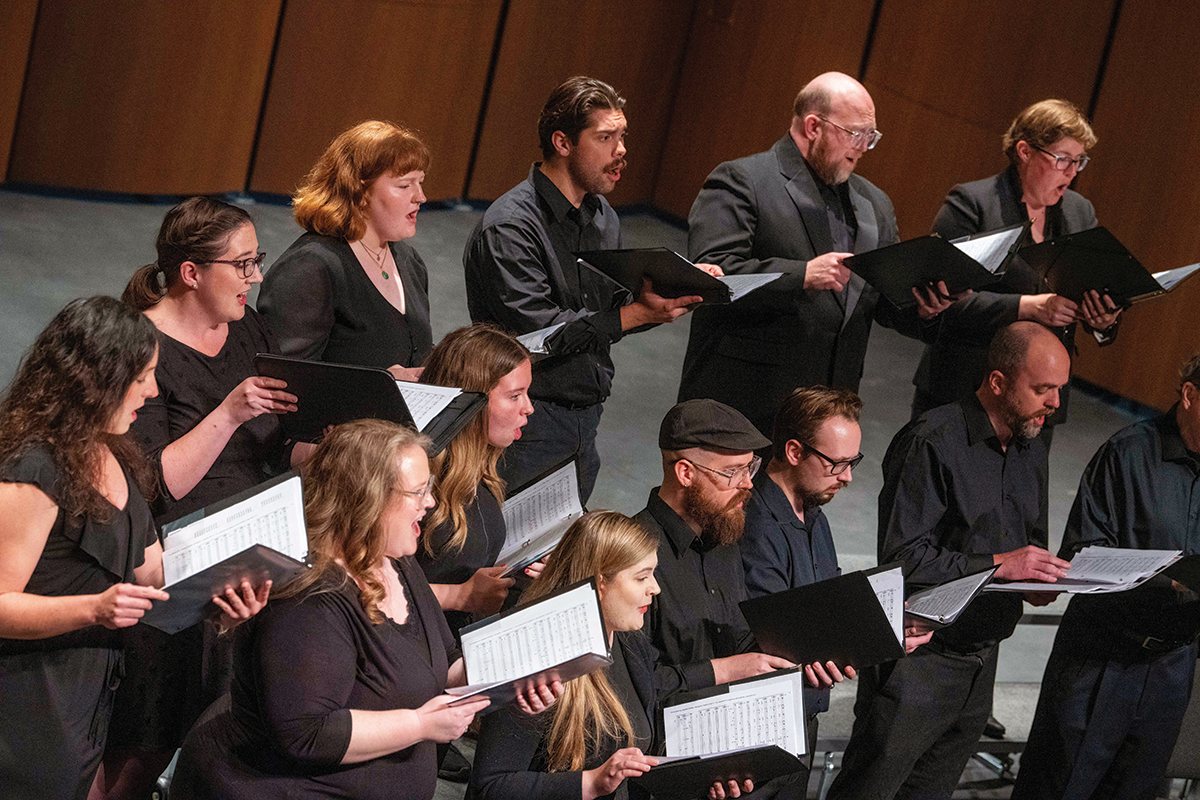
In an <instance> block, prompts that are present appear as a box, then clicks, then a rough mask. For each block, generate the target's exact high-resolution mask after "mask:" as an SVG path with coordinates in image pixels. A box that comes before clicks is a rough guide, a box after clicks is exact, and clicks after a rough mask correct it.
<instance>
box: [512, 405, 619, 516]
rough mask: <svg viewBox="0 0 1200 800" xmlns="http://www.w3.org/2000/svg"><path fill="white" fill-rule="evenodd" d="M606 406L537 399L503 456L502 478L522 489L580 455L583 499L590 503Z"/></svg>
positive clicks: (581, 494)
mask: <svg viewBox="0 0 1200 800" xmlns="http://www.w3.org/2000/svg"><path fill="white" fill-rule="evenodd" d="M603 411H604V405H603V404H601V403H597V404H596V405H594V406H586V407H584V408H578V409H570V408H566V407H565V406H559V405H555V404H554V403H547V402H546V401H544V400H534V401H533V415H532V416H530V417H529V421H528V422H527V423H526V424H525V427H524V428H522V429H521V438H520V439H517V440H516V441H515V442H513V443H512V444H511V445H509V446H508V449H507V450H505V451H504V455H503V456H502V457H501V458H500V464H499V472H500V477H501V478H503V479H504V481H505V483H507V484H508V487H509V492H510V493H511V492H512V490H513V489H519V488H521V487H522V486H525V485H526V484H528V483H530V482H531V481H533V480H535V479H536V478H539V477H541V476H542V475H543V474H544V473H545V472H546V471H548V470H550V469H552V468H554V467H556V466H558V465H559V464H561V463H563V462H564V461H566V460H567V459H570V458H576V459H577V461H576V466H577V468H578V470H579V499H580V502H582V503H583V504H584V505H587V501H588V498H589V497H590V496H591V494H592V489H593V488H594V487H595V485H596V475H597V474H599V472H600V454H599V453H598V452H596V431H597V430H598V429H599V427H600V414H601V413H602V412H603Z"/></svg>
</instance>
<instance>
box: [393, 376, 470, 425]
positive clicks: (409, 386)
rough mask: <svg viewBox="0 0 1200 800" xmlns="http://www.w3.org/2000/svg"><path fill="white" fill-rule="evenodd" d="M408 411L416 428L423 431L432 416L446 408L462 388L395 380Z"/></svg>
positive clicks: (431, 419)
mask: <svg viewBox="0 0 1200 800" xmlns="http://www.w3.org/2000/svg"><path fill="white" fill-rule="evenodd" d="M396 386H397V387H398V388H399V389H400V394H401V395H402V396H403V397H404V404H405V405H406V406H408V413H410V414H412V418H413V422H415V423H417V430H420V431H423V430H425V427H426V426H427V425H429V423H430V422H433V418H434V417H436V416H437V415H438V414H440V413H442V412H443V411H445V410H446V406H448V405H450V403H451V401H453V400H454V398H456V397H458V396H459V395H461V394H462V389H453V388H451V387H449V386H432V385H430V384H428V383H413V382H411V381H396Z"/></svg>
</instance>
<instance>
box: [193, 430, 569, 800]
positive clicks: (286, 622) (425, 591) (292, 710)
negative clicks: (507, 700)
mask: <svg viewBox="0 0 1200 800" xmlns="http://www.w3.org/2000/svg"><path fill="white" fill-rule="evenodd" d="M428 444H429V443H428V440H427V439H426V438H425V437H423V436H421V435H420V434H417V433H414V432H413V431H411V430H409V429H407V428H404V427H401V426H399V425H395V424H393V423H390V422H383V421H380V420H359V421H357V422H351V423H347V424H345V425H340V426H338V427H337V428H335V429H334V430H333V431H332V432H330V433H329V435H327V436H326V437H325V439H324V440H323V441H322V442H321V444H320V445H318V446H317V448H316V451H315V452H314V453H313V455H312V457H311V458H310V459H309V460H308V462H307V463H306V464H305V466H304V471H303V481H304V514H305V519H306V521H307V524H308V541H309V557H310V559H311V560H312V562H313V566H312V569H311V570H309V571H308V572H307V573H305V574H304V575H302V576H301V577H299V578H297V579H296V580H294V581H292V582H290V583H289V584H288V585H287V586H285V587H283V589H282V590H281V591H279V592H277V593H276V597H275V599H274V601H273V602H272V603H271V604H270V605H269V606H268V607H267V609H266V610H265V611H264V612H263V613H262V614H260V615H259V616H258V617H256V618H255V619H254V620H252V622H251V625H250V627H249V628H248V630H246V631H245V632H244V633H245V636H244V638H242V639H241V640H240V642H239V647H238V652H237V658H236V661H235V665H234V666H235V669H234V681H233V688H232V689H231V691H230V694H229V695H228V696H227V697H225V698H222V699H221V700H219V701H218V702H217V703H214V704H213V707H212V708H210V709H209V711H208V712H206V713H205V715H204V717H202V718H201V720H200V722H199V723H198V724H197V725H196V727H194V728H193V729H192V732H191V733H190V734H188V738H187V740H186V741H185V742H184V746H183V751H182V753H181V755H180V760H179V766H178V768H177V770H176V772H175V778H174V781H173V791H172V794H178V795H179V797H181V798H193V797H195V798H260V797H310V796H317V795H320V796H333V795H337V796H339V797H358V798H366V799H368V800H369V798H391V797H396V796H397V795H398V794H399V795H403V796H405V797H431V796H432V795H433V790H434V784H435V781H436V771H437V764H436V757H435V742H448V741H450V740H452V739H454V738H456V737H458V736H460V735H461V734H462V732H463V731H464V730H465V729H466V727H467V725H468V724H469V723H470V721H471V719H472V718H473V717H474V716H475V714H476V713H477V712H479V711H481V710H482V709H483V708H484V707H486V706H487V702H488V701H487V698H486V697H476V698H472V699H470V700H467V701H464V702H462V703H461V704H460V705H457V706H451V705H449V704H450V703H451V702H453V701H454V700H455V698H454V697H452V696H449V695H446V694H445V690H446V688H447V687H448V686H457V685H461V684H462V683H463V681H464V678H465V674H464V669H463V662H462V659H461V658H459V657H458V655H457V652H456V650H455V647H454V637H453V636H451V635H450V630H449V628H447V626H446V621H445V618H444V617H443V616H442V613H441V609H440V608H439V607H438V604H437V599H436V598H435V597H434V596H433V592H431V591H430V589H429V584H428V583H426V582H425V578H424V576H423V575H422V574H421V570H420V567H418V566H417V565H416V563H415V562H414V560H413V559H412V558H411V556H412V555H413V554H414V553H416V551H417V546H418V541H417V540H418V539H419V538H420V535H421V529H420V520H421V518H422V517H423V516H424V515H425V512H426V510H427V509H429V508H430V507H431V506H432V505H433V478H432V476H431V475H430V473H429V460H428V458H427V457H426V455H425V448H426V447H428ZM552 700H553V695H552V693H551V690H550V688H549V687H541V690H540V694H539V693H531V694H530V695H529V696H528V697H527V698H525V699H524V700H523V702H525V703H526V706H527V707H528V708H530V710H531V711H534V712H540V711H542V710H544V709H545V707H546V704H547V703H548V702H552Z"/></svg>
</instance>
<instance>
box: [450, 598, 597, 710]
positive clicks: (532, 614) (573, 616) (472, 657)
mask: <svg viewBox="0 0 1200 800" xmlns="http://www.w3.org/2000/svg"><path fill="white" fill-rule="evenodd" d="M462 650H463V661H464V663H465V665H466V668H467V679H468V681H469V683H470V684H471V685H472V686H475V685H477V684H481V683H490V682H493V681H513V680H516V679H517V678H522V677H524V676H526V675H530V674H533V673H536V672H541V671H542V670H547V669H550V668H551V667H554V666H557V665H559V664H562V663H563V662H565V661H570V660H571V659H572V658H576V657H578V656H581V655H585V654H587V653H595V654H597V655H602V656H607V655H608V637H607V636H606V635H605V632H604V621H603V620H602V619H601V617H600V603H599V600H597V598H596V591H595V589H594V588H593V587H592V584H590V583H587V584H584V585H582V586H578V587H576V588H575V589H572V590H571V591H569V592H564V593H563V594H560V595H557V596H555V597H550V598H547V599H545V600H541V601H539V602H537V603H534V604H533V605H530V606H528V607H527V608H524V609H521V610H520V611H517V612H515V613H512V614H509V615H508V616H505V617H502V618H500V619H498V620H496V621H495V622H494V623H492V624H489V625H484V626H482V627H480V628H476V629H474V630H470V631H465V632H464V633H463V634H462ZM468 688H470V687H468Z"/></svg>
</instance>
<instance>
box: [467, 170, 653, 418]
mask: <svg viewBox="0 0 1200 800" xmlns="http://www.w3.org/2000/svg"><path fill="white" fill-rule="evenodd" d="M539 167H540V164H534V165H533V167H532V168H531V169H530V170H529V177H528V178H527V179H526V180H524V181H522V182H521V183H519V184H517V185H516V186H515V187H514V188H513V189H512V190H511V191H509V192H507V193H506V194H505V195H504V196H503V197H501V198H500V199H499V200H497V201H496V202H494V203H492V205H491V206H490V207H489V208H488V210H487V212H486V213H484V215H483V219H482V220H480V222H479V226H478V227H476V228H475V231H474V233H472V234H471V238H470V239H469V240H468V242H467V246H466V250H465V251H464V252H463V268H464V272H465V275H466V282H467V308H468V309H469V310H470V313H471V320H472V321H473V322H493V323H496V324H498V325H500V326H501V327H504V328H507V329H509V330H512V331H514V332H516V333H517V334H518V335H520V334H525V333H530V332H532V331H536V330H540V329H542V328H548V327H550V326H551V325H556V324H558V323H560V322H566V323H567V325H565V326H564V327H563V329H562V330H561V331H560V332H559V333H558V334H556V337H555V339H554V347H555V352H556V353H567V354H566V355H556V356H554V357H551V358H544V359H541V360H539V361H537V362H535V363H534V365H533V385H532V386H531V387H530V389H529V394H530V396H532V397H534V398H537V399H539V400H546V401H549V402H553V403H558V404H559V405H565V406H571V407H575V406H588V405H594V404H596V403H601V402H603V401H604V400H605V398H607V397H608V395H609V393H610V391H611V388H612V378H613V363H612V359H611V358H610V357H609V352H608V350H609V346H610V345H611V344H612V343H613V342H616V341H617V340H619V339H620V338H621V334H622V331H621V312H620V307H621V305H623V304H624V303H625V302H627V301H628V300H629V299H630V298H629V293H628V292H626V291H625V290H624V289H623V288H621V287H620V286H619V285H617V284H616V283H615V282H613V281H611V280H609V279H608V278H605V277H604V276H603V275H601V274H599V273H597V272H595V271H593V270H591V269H589V268H587V267H581V266H579V264H578V263H577V262H576V260H575V253H576V252H579V251H583V250H601V249H604V250H608V249H613V248H618V247H620V246H621V224H620V221H619V220H618V219H617V213H616V212H615V211H613V209H612V206H610V205H609V204H608V201H607V200H605V199H604V198H603V197H599V196H597V195H593V194H589V195H585V196H584V199H583V203H582V204H581V205H580V207H579V208H575V207H574V206H573V205H571V202H570V201H569V200H567V198H566V197H564V196H563V193H562V192H560V191H559V189H558V187H557V186H555V185H554V183H553V181H551V180H550V179H549V178H547V177H546V176H545V175H544V174H542V171H541V170H540V169H539Z"/></svg>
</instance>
